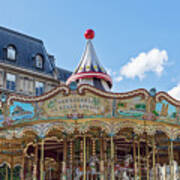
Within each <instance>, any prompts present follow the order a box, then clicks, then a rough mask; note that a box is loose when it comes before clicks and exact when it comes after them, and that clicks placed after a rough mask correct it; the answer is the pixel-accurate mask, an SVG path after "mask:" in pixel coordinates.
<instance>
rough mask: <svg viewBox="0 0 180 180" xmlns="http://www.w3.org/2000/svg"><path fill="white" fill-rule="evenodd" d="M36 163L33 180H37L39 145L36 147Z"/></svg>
mask: <svg viewBox="0 0 180 180" xmlns="http://www.w3.org/2000/svg"><path fill="white" fill-rule="evenodd" d="M34 157H35V161H34V167H33V180H37V166H38V143H36V145H35V156H34Z"/></svg>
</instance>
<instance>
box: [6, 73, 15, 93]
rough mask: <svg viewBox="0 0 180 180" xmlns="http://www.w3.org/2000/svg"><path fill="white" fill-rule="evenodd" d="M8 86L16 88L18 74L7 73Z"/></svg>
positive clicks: (8, 87)
mask: <svg viewBox="0 0 180 180" xmlns="http://www.w3.org/2000/svg"><path fill="white" fill-rule="evenodd" d="M6 88H7V89H9V90H13V91H14V90H15V89H16V76H15V75H14V74H10V73H7V74H6Z"/></svg>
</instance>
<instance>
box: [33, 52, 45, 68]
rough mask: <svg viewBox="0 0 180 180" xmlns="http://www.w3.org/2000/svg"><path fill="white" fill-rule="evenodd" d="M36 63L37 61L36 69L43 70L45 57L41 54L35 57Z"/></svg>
mask: <svg viewBox="0 0 180 180" xmlns="http://www.w3.org/2000/svg"><path fill="white" fill-rule="evenodd" d="M35 61H36V67H37V68H39V69H42V68H43V57H42V56H41V55H39V54H37V55H36V57H35Z"/></svg>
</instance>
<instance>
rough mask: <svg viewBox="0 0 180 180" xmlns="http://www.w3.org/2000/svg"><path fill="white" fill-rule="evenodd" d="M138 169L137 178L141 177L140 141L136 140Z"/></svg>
mask: <svg viewBox="0 0 180 180" xmlns="http://www.w3.org/2000/svg"><path fill="white" fill-rule="evenodd" d="M138 170H139V173H138V174H139V179H141V142H140V139H139V140H138Z"/></svg>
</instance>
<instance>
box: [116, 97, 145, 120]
mask: <svg viewBox="0 0 180 180" xmlns="http://www.w3.org/2000/svg"><path fill="white" fill-rule="evenodd" d="M145 112H146V101H145V99H144V98H143V97H142V96H136V97H132V98H128V99H124V100H117V105H116V115H117V116H118V117H122V118H123V117H125V118H127V117H131V118H142V117H143V115H144V114H145Z"/></svg>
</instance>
